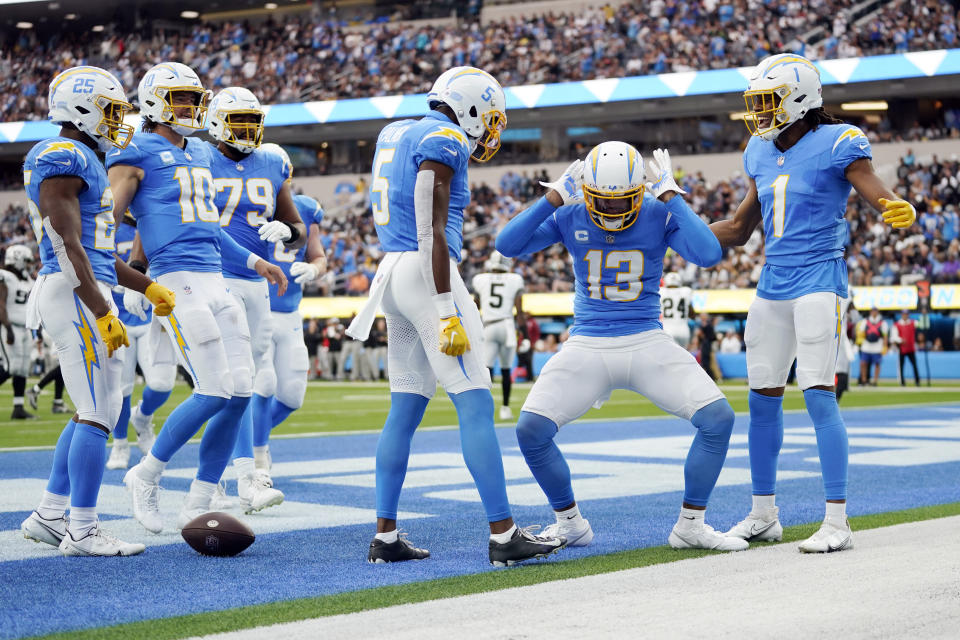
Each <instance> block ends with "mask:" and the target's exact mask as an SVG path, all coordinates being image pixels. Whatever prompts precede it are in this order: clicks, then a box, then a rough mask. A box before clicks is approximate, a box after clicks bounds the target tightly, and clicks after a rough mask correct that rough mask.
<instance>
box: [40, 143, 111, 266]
mask: <svg viewBox="0 0 960 640" xmlns="http://www.w3.org/2000/svg"><path fill="white" fill-rule="evenodd" d="M57 176H75V177H77V178H80V179H81V180H83V184H84V186H83V187H82V188H81V190H80V193H79V194H78V195H77V199H78V200H79V203H80V234H81V235H80V243H81V244H82V245H83V248H84V250H85V251H86V252H87V259H88V260H89V261H90V266H91V267H93V275H94V276H96V278H97V280H100V281H101V282H106V283H108V284H116V283H117V270H116V267H115V259H114V256H113V250H114V234H115V232H116V226H115V225H114V223H113V192H112V191H110V181H109V180H107V172H106V170H104V168H103V163H102V162H100V158H98V157H97V154H96V153H95V152H94V151H93V149H91V148H90V147H88V146H87V145H85V144H83V143H82V142H77V141H76V140H71V139H70V138H63V137H60V136H57V137H55V138H50V139H48V140H44V141H43V142H39V143H37V144H36V145H35V146H34V147H33V149H31V150H30V153H28V154H27V158H26V160H25V161H24V163H23V185H24V188H25V189H26V191H27V198H28V199H29V201H28V203H27V204H28V207H29V210H30V222H31V224H32V225H33V231H34V233H35V234H36V236H37V243H38V244H39V245H40V260H41V262H43V267H42V268H41V269H40V274H41V275H44V274H48V273H59V272H60V263H59V262H58V261H57V256H56V254H55V253H54V251H53V244H52V243H51V242H50V238H49V237H48V235H47V233H46V230H45V229H44V228H43V224H42V219H43V216H42V212H41V211H40V185H41V184H42V183H43V181H44V180H46V179H47V178H54V177H57Z"/></svg>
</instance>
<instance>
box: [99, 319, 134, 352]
mask: <svg viewBox="0 0 960 640" xmlns="http://www.w3.org/2000/svg"><path fill="white" fill-rule="evenodd" d="M97 329H98V330H99V331H100V337H101V338H103V343H104V344H105V345H107V357H110V356H112V355H113V352H114V351H116V350H117V349H119V348H120V347H129V346H130V341H129V340H128V339H127V328H126V327H125V326H123V323H122V322H120V318H118V317H117V316H115V315H113V312H112V311H109V312H107V315H105V316H103V317H102V318H97Z"/></svg>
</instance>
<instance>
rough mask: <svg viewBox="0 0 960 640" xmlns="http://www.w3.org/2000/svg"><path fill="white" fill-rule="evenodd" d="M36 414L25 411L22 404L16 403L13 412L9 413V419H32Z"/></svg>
mask: <svg viewBox="0 0 960 640" xmlns="http://www.w3.org/2000/svg"><path fill="white" fill-rule="evenodd" d="M36 417H37V416H35V415H33V414H32V413H27V410H26V409H24V408H23V405H20V404H18V405H16V406H15V407H14V408H13V413H11V414H10V419H11V420H34V419H36Z"/></svg>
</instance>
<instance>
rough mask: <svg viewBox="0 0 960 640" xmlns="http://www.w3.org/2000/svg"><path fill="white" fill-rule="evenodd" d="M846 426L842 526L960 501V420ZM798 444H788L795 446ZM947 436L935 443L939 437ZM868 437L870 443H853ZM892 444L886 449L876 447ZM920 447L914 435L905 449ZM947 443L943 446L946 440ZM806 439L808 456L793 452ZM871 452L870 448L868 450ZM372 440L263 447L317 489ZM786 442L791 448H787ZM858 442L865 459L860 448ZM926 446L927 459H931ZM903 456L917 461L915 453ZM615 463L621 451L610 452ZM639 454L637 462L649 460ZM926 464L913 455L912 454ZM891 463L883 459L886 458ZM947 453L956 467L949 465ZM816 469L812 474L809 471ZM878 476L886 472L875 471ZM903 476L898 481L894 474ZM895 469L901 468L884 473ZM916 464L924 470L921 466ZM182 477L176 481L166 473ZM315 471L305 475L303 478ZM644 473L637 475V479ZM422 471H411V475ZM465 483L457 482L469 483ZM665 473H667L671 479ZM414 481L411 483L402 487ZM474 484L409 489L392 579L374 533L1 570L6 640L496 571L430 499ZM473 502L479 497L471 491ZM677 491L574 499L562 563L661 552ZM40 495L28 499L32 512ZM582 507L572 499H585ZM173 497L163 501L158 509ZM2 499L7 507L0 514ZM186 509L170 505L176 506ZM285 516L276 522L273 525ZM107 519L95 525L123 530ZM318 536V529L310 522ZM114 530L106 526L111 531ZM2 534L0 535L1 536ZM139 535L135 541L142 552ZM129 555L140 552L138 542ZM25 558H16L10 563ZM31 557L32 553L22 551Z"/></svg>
mask: <svg viewBox="0 0 960 640" xmlns="http://www.w3.org/2000/svg"><path fill="white" fill-rule="evenodd" d="M844 418H845V420H846V422H847V426H848V427H849V428H850V431H851V442H850V445H851V446H850V451H851V455H852V456H853V457H854V459H856V456H857V455H858V454H870V455H879V456H881V458H882V460H881V461H882V462H883V463H884V464H882V465H878V464H856V463H852V464H851V466H850V501H851V502H850V507H849V512H850V514H851V515H861V514H870V513H881V512H886V511H893V510H897V509H904V508H909V507H916V506H922V505H932V504H942V503H947V502H952V501H956V500H957V499H958V494H957V485H956V479H957V477H960V432H958V431H960V429H958V427H960V405H954V406H950V407H928V408H916V407H914V408H904V409H885V410H847V411H844ZM784 422H785V427H786V429H787V442H785V444H784V449H785V450H788V449H790V450H793V451H790V452H785V453H784V454H783V455H781V461H780V469H781V471H804V472H808V473H814V474H816V475H815V476H810V477H803V478H799V479H794V480H785V481H781V482H780V484H779V487H778V494H779V495H778V503H779V504H780V507H781V518H782V521H783V524H784V525H793V524H799V523H805V522H812V521H818V520H820V519H821V518H822V517H823V502H822V501H823V497H822V496H823V494H822V488H821V483H820V478H819V463H818V462H817V461H816V455H817V453H816V444H815V441H814V438H813V429H812V427H811V425H810V421H809V418H808V417H807V416H806V415H805V414H802V413H791V414H788V415H786V416H785V420H784ZM746 429H747V418H746V417H745V416H740V417H738V419H737V424H736V427H735V430H734V438H735V439H736V438H740V440H739V441H737V442H736V444H735V445H733V446H732V447H731V453H732V455H731V457H728V459H727V466H728V467H730V468H731V469H733V470H736V469H739V470H740V472H741V473H742V471H743V470H745V469H747V468H748V461H747V457H746V455H739V456H738V455H736V452H738V451H739V452H743V451H744V450H745V441H744V440H743V438H745V434H746ZM791 429H797V431H796V432H792V431H791ZM938 429H939V430H940V432H937V430H938ZM860 430H870V431H872V432H873V433H860ZM884 430H886V431H890V430H894V431H896V432H893V431H890V432H889V433H886V434H884V433H879V432H880V431H884ZM911 432H913V433H911ZM951 434H952V435H951ZM498 436H499V438H500V442H501V446H502V448H503V451H504V454H505V456H508V457H510V456H517V455H519V454H518V452H517V449H516V447H517V444H516V437H515V435H514V433H513V431H512V430H511V429H498ZM664 436H681V437H683V439H684V440H683V441H684V443H685V444H684V445H683V446H684V448H685V447H686V446H689V442H690V440H692V437H693V428H692V427H691V426H690V425H689V424H688V423H686V422H684V421H681V420H678V419H672V418H662V419H659V418H658V419H652V420H638V421H621V422H598V423H583V424H574V425H570V426H567V427H564V428H563V429H562V430H561V433H560V435H559V436H558V438H559V443H560V446H561V449H565V450H569V449H571V448H576V446H577V445H583V444H587V443H600V442H603V441H618V440H635V439H638V438H657V437H664ZM804 438H806V439H807V441H808V443H804V442H799V443H798V440H803V439H804ZM865 438H869V439H868V440H867V439H865ZM376 439H377V436H376V435H348V436H335V437H324V438H310V439H297V440H276V441H274V442H272V443H271V450H272V452H273V459H274V461H275V464H277V463H282V462H284V461H293V460H316V465H315V469H316V471H315V472H313V473H315V474H323V473H325V472H324V460H332V459H340V458H351V457H364V458H366V457H371V456H372V455H373V453H374V450H375V447H376ZM791 439H792V440H794V442H790V440H791ZM858 440H859V441H861V442H866V443H869V446H864V445H862V444H860V445H858ZM925 443H926V444H927V445H932V446H926V448H924V445H925ZM911 447H912V448H911ZM610 450H611V451H617V452H620V453H622V452H624V451H627V449H626V447H623V448H620V447H618V446H616V445H615V446H613V447H612V448H611V449H610ZM638 451H642V446H641V448H640V449H639V450H638ZM917 451H920V453H917ZM884 452H886V453H884ZM943 452H947V453H946V455H944V456H943V459H944V460H945V461H941V462H936V463H923V460H924V457H925V456H930V455H940V454H943ZM953 452H956V453H957V455H953ZM196 453H197V446H196V445H191V446H189V447H186V448H185V450H184V451H183V452H181V453H180V454H178V456H176V457H175V458H174V460H173V464H174V465H177V466H178V467H188V466H190V465H195V464H196ZM430 453H448V454H449V453H456V454H459V435H458V433H457V432H456V431H452V430H451V431H428V432H423V433H420V434H418V435H417V436H416V437H415V438H414V441H413V454H414V456H416V455H418V454H430ZM51 456H52V452H48V451H43V452H16V453H6V454H2V455H0V482H2V481H9V480H10V479H13V478H37V479H40V478H43V477H45V474H46V471H47V469H48V468H49V464H50V459H51ZM567 457H568V459H569V461H570V464H571V468H572V469H573V471H574V489H575V490H578V491H579V489H578V486H579V487H583V486H586V485H585V484H584V481H587V480H589V477H590V476H592V477H596V475H597V474H596V473H593V474H589V475H584V474H578V473H577V467H578V464H580V465H581V466H582V465H583V464H587V463H597V462H598V461H599V463H600V465H601V466H597V465H596V464H594V468H595V469H600V468H603V467H602V465H609V466H610V467H611V468H613V467H615V466H616V465H617V464H618V463H624V462H627V463H637V464H640V463H655V464H664V463H665V464H670V465H674V466H675V467H676V473H677V474H678V477H679V479H680V480H681V481H682V465H683V460H682V458H681V459H677V458H675V457H674V458H671V459H664V458H662V457H661V458H644V457H630V456H621V455H616V456H611V455H598V454H596V453H593V454H587V453H569V454H568V456H567ZM808 458H810V460H808ZM878 460H879V459H878ZM896 460H901V461H903V463H904V466H897V464H899V463H896V462H895V461H896ZM891 461H894V463H893V464H891ZM917 462H919V463H917ZM174 468H175V467H174ZM311 468H313V467H312V466H311ZM638 468H639V467H638ZM414 471H415V470H414V469H411V473H413V472H414ZM464 473H465V471H464ZM671 473H672V472H671ZM122 476H123V472H120V471H107V472H106V475H105V477H104V482H105V484H107V485H118V484H120V482H121V478H122ZM410 477H413V476H411V475H408V479H409V478H410ZM530 481H531V479H530V477H529V474H527V475H526V476H524V477H523V478H517V479H513V480H508V485H510V486H513V487H514V489H516V486H517V485H520V484H526V483H528V482H530ZM188 484H189V479H187V478H182V479H181V478H165V479H164V481H163V487H164V488H165V489H167V490H170V489H174V490H180V491H186V489H187V487H188ZM277 484H278V486H279V487H281V488H282V489H283V491H284V492H285V493H286V496H287V500H288V501H300V502H316V503H320V502H322V503H326V504H337V505H343V506H351V507H358V508H365V509H370V510H371V512H372V509H373V507H374V489H373V488H372V487H361V486H343V485H333V484H317V483H308V482H301V481H298V477H279V478H277ZM470 488H472V485H471V484H469V483H458V484H455V485H445V486H437V485H431V486H420V487H409V488H406V489H404V493H403V495H402V497H401V504H400V508H401V510H405V511H415V512H420V513H427V514H433V515H434V517H429V518H423V519H412V520H406V521H403V522H401V527H402V528H404V529H406V530H407V531H409V532H410V537H411V539H412V540H413V541H414V542H415V543H416V544H417V545H418V546H422V547H426V548H428V549H430V550H431V553H432V557H431V558H430V559H429V560H427V561H423V562H418V563H406V564H401V565H369V564H367V563H366V561H365V558H366V551H367V545H368V543H369V541H370V538H371V537H372V534H373V520H372V516H371V521H370V523H369V524H364V525H353V526H342V527H330V528H318V529H309V530H301V531H291V532H285V533H272V534H262V535H258V538H257V541H256V543H255V544H254V545H253V546H252V547H251V548H250V549H248V550H247V551H246V552H244V553H243V554H242V555H241V556H239V557H237V558H232V559H216V558H205V557H201V556H199V555H197V554H196V553H194V552H193V551H192V550H191V549H190V548H189V547H187V546H186V544H174V545H166V546H158V547H149V548H148V549H147V551H146V553H144V554H143V555H142V556H138V557H135V558H125V559H122V558H105V559H93V558H69V559H67V558H62V557H60V556H59V555H58V554H57V553H56V551H55V550H53V549H52V548H50V549H49V553H48V554H47V555H46V556H45V557H42V558H32V559H27V560H14V561H9V562H0V602H2V605H0V638H3V639H6V638H18V637H23V636H27V635H35V634H42V633H51V632H55V631H65V630H72V629H81V628H89V627H99V626H106V625H111V624H117V623H122V622H131V621H136V620H143V619H150V618H161V617H169V616H176V615H183V614H188V613H195V612H203V611H215V610H222V609H227V608H232V607H239V606H244V605H252V604H259V603H266V602H271V601H276V600H285V599H291V598H300V597H307V596H316V595H324V594H333V593H338V592H343V591H352V590H356V589H364V588H371V587H378V586H383V585H391V584H402V583H409V582H417V581H422V580H429V579H433V578H440V577H445V576H455V575H462V574H468V573H478V572H483V571H490V570H493V569H492V568H491V567H490V566H489V565H488V564H487V558H486V546H487V533H486V526H485V523H484V515H483V508H482V507H481V505H480V503H479V500H476V501H474V502H464V501H456V500H449V499H438V498H436V497H428V496H427V495H426V494H429V493H431V492H436V491H446V490H451V489H470ZM474 492H475V490H474ZM749 494H750V487H749V484H747V483H743V484H736V485H728V486H720V487H718V488H717V489H716V490H715V491H714V493H713V496H712V499H711V503H710V506H709V508H708V510H707V521H708V522H709V523H711V524H712V525H713V526H715V527H716V528H717V529H725V528H727V527H729V526H731V525H733V524H734V523H735V522H736V521H737V520H739V519H740V518H741V517H743V515H744V514H745V513H746V511H747V510H748V509H749V505H750V497H749ZM681 496H682V494H681V491H680V490H679V489H678V490H676V491H669V492H665V493H658V494H652V495H639V496H637V495H632V496H620V497H614V498H606V499H589V498H587V499H583V498H581V508H582V510H583V512H584V514H585V515H586V517H588V518H589V519H590V521H591V524H592V525H593V528H594V531H595V532H596V538H595V539H594V543H593V544H592V545H591V546H590V547H588V548H586V549H569V550H566V551H564V552H562V554H561V555H560V556H555V558H557V559H561V558H562V559H572V558H577V557H581V556H585V555H593V554H601V553H610V552H613V551H620V550H625V549H633V548H638V547H648V546H657V545H662V544H665V543H666V538H667V535H668V534H669V532H670V528H671V527H672V525H673V523H674V521H675V520H676V517H677V513H678V509H679V506H680V500H681ZM39 497H40V496H39V494H38V495H37V496H35V499H39ZM578 498H580V496H579V494H578ZM172 499H174V497H172V496H170V495H169V493H167V494H166V496H165V494H164V493H163V492H161V505H163V504H164V502H165V500H166V501H167V502H168V503H169V501H170V500H172ZM2 504H3V502H2V498H0V505H2ZM540 505H542V506H515V507H514V515H515V517H516V519H517V521H518V523H519V524H521V525H528V524H533V523H540V524H547V523H549V522H550V521H551V520H552V517H551V512H550V510H549V508H548V507H547V506H546V501H545V500H543V501H542V502H541V503H540ZM177 506H179V505H177ZM282 508H283V507H280V509H282ZM269 513H270V512H269V511H267V512H264V513H263V514H258V515H254V516H247V517H245V520H246V521H247V522H248V523H250V524H251V526H252V527H253V528H254V530H255V531H256V530H257V528H258V524H259V523H260V522H263V521H265V520H266V519H267V518H269V517H270V515H269ZM26 515H27V512H26V511H23V510H22V509H21V510H18V511H7V512H2V511H0V529H3V530H7V531H9V530H10V529H15V528H17V526H18V524H19V521H20V520H21V519H22V518H23V517H25V516H26ZM128 516H129V507H127V511H125V512H123V513H109V514H105V515H104V518H103V519H104V520H108V519H111V518H113V519H115V518H117V517H128ZM317 526H321V527H322V526H323V523H322V522H318V523H317ZM109 527H110V525H109V523H108V524H107V528H108V529H109ZM2 533H3V532H2V531H0V535H2ZM150 537H151V536H150V534H148V533H146V532H143V533H142V535H141V536H140V537H139V538H137V539H139V540H144V541H148V540H149V539H150ZM6 540H7V542H4V544H5V545H31V544H32V543H30V542H27V541H25V540H23V539H22V538H20V539H14V538H10V537H8V538H6ZM131 540H133V537H131ZM18 548H19V547H18ZM25 548H26V549H33V547H29V546H28V547H25Z"/></svg>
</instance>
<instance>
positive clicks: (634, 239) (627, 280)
mask: <svg viewBox="0 0 960 640" xmlns="http://www.w3.org/2000/svg"><path fill="white" fill-rule="evenodd" d="M520 215H523V214H520ZM506 231H507V229H506V228H505V229H504V231H502V232H501V233H505V232H506ZM536 236H537V240H538V242H537V244H543V243H546V242H548V241H549V243H550V244H552V243H554V242H562V243H563V245H564V246H565V247H566V248H567V251H569V252H570V256H571V257H572V258H573V272H574V275H575V276H576V284H575V293H574V299H573V317H574V320H573V327H572V328H571V329H570V334H571V335H584V336H625V335H631V334H635V333H639V332H641V331H648V330H650V329H662V328H663V325H661V323H660V279H661V278H662V277H663V257H664V255H665V254H666V251H667V247H671V248H673V249H674V250H676V251H677V253H679V254H680V255H681V256H683V257H685V258H687V259H689V260H691V261H693V262H695V263H697V264H700V263H702V262H708V263H709V264H713V263H715V262H716V261H717V260H719V259H720V257H721V255H722V252H721V250H720V243H719V242H718V241H717V239H716V237H715V236H714V235H713V233H712V232H710V230H709V228H708V227H707V225H706V224H705V223H704V222H703V221H701V220H700V219H699V218H698V217H697V215H696V214H695V213H693V211H691V210H690V208H689V206H688V205H687V204H686V202H684V201H683V199H682V198H681V197H680V196H675V197H674V198H673V199H671V200H670V202H669V203H667V204H664V203H663V202H661V201H659V200H657V199H656V198H654V197H653V196H651V195H649V194H647V195H646V196H645V197H644V199H643V205H642V207H641V208H640V214H639V217H638V219H637V221H636V222H635V223H633V224H632V225H631V226H629V227H628V228H626V229H625V230H623V231H615V232H613V231H604V230H603V229H601V228H600V227H598V226H597V225H595V224H594V223H593V221H592V220H591V219H590V217H589V214H588V213H587V208H586V206H585V205H583V204H574V205H569V206H565V207H560V208H558V209H557V210H556V211H554V213H553V215H551V216H549V217H548V218H547V219H546V220H544V222H543V223H541V225H540V227H539V228H538V229H537V232H536ZM541 241H542V242H541ZM700 256H709V257H708V258H701V257H700ZM705 266H709V265H705Z"/></svg>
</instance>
